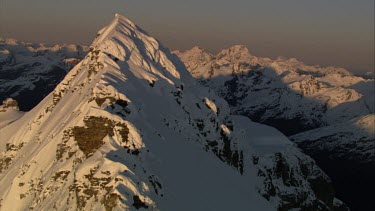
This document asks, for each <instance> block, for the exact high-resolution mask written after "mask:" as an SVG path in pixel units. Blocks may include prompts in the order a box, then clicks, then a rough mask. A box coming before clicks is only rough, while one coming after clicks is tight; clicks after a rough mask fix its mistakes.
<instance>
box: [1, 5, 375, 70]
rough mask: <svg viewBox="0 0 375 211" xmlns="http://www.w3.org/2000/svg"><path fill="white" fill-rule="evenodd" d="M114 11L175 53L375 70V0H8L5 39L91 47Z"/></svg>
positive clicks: (3, 13)
mask: <svg viewBox="0 0 375 211" xmlns="http://www.w3.org/2000/svg"><path fill="white" fill-rule="evenodd" d="M114 13H121V14H123V15H125V16H127V17H128V18H130V19H131V20H132V21H133V22H135V23H136V24H137V25H139V26H141V27H142V28H143V29H145V30H146V31H148V32H149V33H150V34H151V35H152V36H154V37H156V38H157V39H159V40H160V41H161V42H162V43H163V44H164V45H165V46H166V47H168V48H170V49H182V50H184V49H188V48H191V47H193V46H195V45H199V46H201V47H203V48H206V49H208V50H210V51H212V52H217V51H218V50H219V49H222V48H225V47H229V46H231V45H233V44H244V45H246V46H247V47H248V48H249V49H250V51H251V52H252V53H253V54H255V55H258V56H267V57H271V58H275V57H276V56H284V57H296V58H298V59H300V60H302V61H304V62H306V63H307V64H322V65H338V66H343V67H347V68H350V69H351V70H352V71H361V72H366V71H373V70H374V0H230V1H229V0H184V1H178V0H122V1H121V0H0V36H2V37H7V38H9V37H12V38H16V39H19V40H24V41H33V42H47V43H76V44H86V45H89V44H90V43H91V42H92V40H93V38H94V37H95V35H96V32H97V31H98V30H99V29H100V28H101V27H103V26H105V25H106V24H108V23H109V22H110V21H111V19H113V17H114Z"/></svg>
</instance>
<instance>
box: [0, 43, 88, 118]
mask: <svg viewBox="0 0 375 211" xmlns="http://www.w3.org/2000/svg"><path fill="white" fill-rule="evenodd" d="M87 50H88V49H87V47H84V46H79V45H55V46H46V45H44V44H34V43H24V42H19V41H16V40H13V39H6V40H0V101H3V100H5V99H6V98H9V97H11V98H13V99H15V100H17V101H18V102H19V107H20V109H21V110H22V111H28V110H30V109H32V108H33V107H34V106H36V105H37V104H38V103H39V102H40V101H41V100H42V99H43V98H44V97H46V96H47V95H48V94H49V93H50V92H51V91H52V90H53V89H54V88H55V87H56V85H57V84H59V83H60V82H61V80H62V79H63V78H64V76H65V75H66V74H67V72H68V71H69V70H70V69H71V68H72V67H74V66H75V65H76V64H78V62H79V61H80V60H81V59H82V58H83V57H84V56H85V55H86V52H87Z"/></svg>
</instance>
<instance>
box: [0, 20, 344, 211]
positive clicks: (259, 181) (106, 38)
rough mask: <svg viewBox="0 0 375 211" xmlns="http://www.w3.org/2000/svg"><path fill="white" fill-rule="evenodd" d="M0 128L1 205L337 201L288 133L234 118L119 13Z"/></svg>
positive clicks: (226, 206) (217, 205)
mask: <svg viewBox="0 0 375 211" xmlns="http://www.w3.org/2000/svg"><path fill="white" fill-rule="evenodd" d="M20 128H24V130H20ZM0 134H1V142H0V152H1V153H0V186H1V187H2V188H1V189H0V208H1V209H4V210H10V209H13V210H24V209H37V210H51V209H53V208H54V209H58V210H91V209H92V210H136V209H149V210H244V209H253V210H275V209H278V208H279V209H292V208H301V209H314V210H325V209H334V208H335V207H338V206H343V204H342V203H340V202H339V201H338V200H337V199H335V198H334V192H333V189H332V188H331V181H330V179H329V178H328V177H327V176H326V175H325V174H324V172H322V171H321V170H320V169H319V167H317V166H316V165H315V163H314V161H313V160H311V159H310V158H309V157H307V156H305V155H304V154H303V153H302V152H301V151H299V150H298V149H297V148H295V147H294V145H293V144H292V143H291V142H290V141H289V140H288V139H287V138H286V137H285V136H283V135H282V134H281V133H280V132H278V131H277V130H275V129H273V128H270V127H268V126H264V125H260V124H256V123H253V122H251V121H250V120H249V119H248V118H245V117H242V116H232V115H230V111H229V107H228V105H227V103H226V102H225V101H224V100H223V99H221V98H219V97H217V96H216V95H215V94H213V93H212V92H211V91H210V90H209V89H207V88H204V87H201V86H199V85H197V84H196V83H195V81H194V80H193V78H192V77H191V75H190V74H189V73H188V71H187V70H186V69H185V67H184V65H182V64H181V62H180V61H179V60H178V59H177V58H176V57H175V56H173V55H172V54H171V53H170V51H169V50H168V49H166V48H164V47H163V46H162V45H161V44H160V43H159V42H158V41H157V40H156V39H154V38H152V37H150V36H149V35H147V34H146V33H145V32H144V31H143V30H142V29H140V28H139V27H138V26H136V25H135V24H133V23H131V22H130V21H129V20H128V19H126V18H124V17H122V16H119V15H116V17H115V19H114V20H113V21H112V23H111V24H109V25H108V26H107V27H105V28H103V29H102V30H100V31H99V33H98V36H97V38H96V40H95V41H94V43H93V45H92V46H91V47H90V51H89V53H88V55H87V56H86V57H85V58H84V59H83V60H82V61H81V62H80V63H79V64H78V65H76V66H75V67H74V68H73V69H72V70H71V71H70V72H69V73H68V75H67V76H66V77H65V78H64V80H63V81H62V82H61V83H60V84H59V85H58V86H57V87H56V89H55V90H54V91H53V92H52V93H51V94H50V95H48V96H47V97H46V98H45V99H44V100H43V101H42V102H41V103H40V104H39V105H38V106H36V107H35V108H34V109H33V110H31V111H30V112H28V113H27V114H26V115H24V116H23V117H22V118H21V119H19V120H17V121H16V122H14V123H12V124H10V125H8V126H6V127H4V128H2V129H1V131H0ZM223 190H225V193H223Z"/></svg>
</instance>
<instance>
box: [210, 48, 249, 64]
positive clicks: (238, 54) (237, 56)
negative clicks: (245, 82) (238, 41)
mask: <svg viewBox="0 0 375 211" xmlns="http://www.w3.org/2000/svg"><path fill="white" fill-rule="evenodd" d="M251 57H252V55H251V54H250V51H249V49H248V48H247V47H246V46H244V45H234V46H231V47H229V48H226V49H223V50H221V51H220V52H219V53H218V54H217V55H216V59H217V60H219V61H220V60H222V59H224V60H226V61H228V62H234V61H246V60H249V59H250V58H251Z"/></svg>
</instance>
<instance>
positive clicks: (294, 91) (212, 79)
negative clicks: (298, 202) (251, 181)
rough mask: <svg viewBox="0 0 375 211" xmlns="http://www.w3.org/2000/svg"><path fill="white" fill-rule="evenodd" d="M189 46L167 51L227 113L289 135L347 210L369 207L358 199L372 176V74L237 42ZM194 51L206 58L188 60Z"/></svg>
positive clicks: (370, 204)
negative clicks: (214, 51)
mask: <svg viewBox="0 0 375 211" xmlns="http://www.w3.org/2000/svg"><path fill="white" fill-rule="evenodd" d="M194 49H198V48H194ZM194 49H192V50H189V51H185V52H175V53H176V54H177V55H178V56H179V57H180V58H181V60H182V61H183V62H184V63H185V64H186V66H187V67H188V69H189V71H190V72H191V73H192V75H193V76H194V77H195V78H197V79H198V80H199V81H200V82H201V84H203V85H204V86H207V87H210V88H212V89H214V90H215V91H216V93H217V94H218V95H220V96H222V97H223V98H225V99H226V100H227V101H228V103H229V105H230V107H231V112H232V113H234V114H241V115H245V116H248V117H249V118H250V119H251V120H253V121H255V122H260V123H263V124H267V125H270V126H273V127H275V128H277V129H279V130H280V131H282V132H283V133H284V134H285V135H288V136H291V138H292V140H295V141H296V142H298V146H299V147H300V148H301V149H303V151H304V152H305V153H307V154H308V155H310V156H312V157H313V158H314V159H315V160H316V161H317V162H318V164H319V166H321V167H322V168H323V170H324V171H326V172H327V173H328V174H329V176H330V177H332V178H333V184H334V186H335V189H337V190H338V195H339V196H340V197H341V198H343V199H345V201H346V202H348V203H349V205H350V206H351V207H352V208H353V209H355V210H366V209H375V204H374V203H373V202H372V201H373V200H370V199H368V200H363V199H365V198H366V197H368V196H370V195H372V194H370V192H371V191H372V189H371V188H369V187H370V186H369V185H367V184H372V183H373V182H372V181H373V180H372V179H369V178H372V177H374V176H375V175H374V169H373V167H372V166H371V165H372V164H369V163H373V162H374V157H373V153H374V144H375V141H374V135H373V134H374V133H373V132H369V128H370V130H372V131H373V130H374V129H373V128H374V123H373V122H372V123H371V121H369V120H371V119H372V118H373V113H374V105H375V102H374V99H375V98H374V95H375V93H374V92H375V83H374V80H373V79H365V78H362V77H357V76H354V75H351V74H350V73H349V72H348V71H347V70H345V69H342V68H336V67H327V68H321V67H318V66H307V65H305V64H303V63H302V62H300V61H298V60H296V59H283V58H278V59H276V60H272V59H269V58H260V57H256V56H254V55H251V54H250V52H249V50H247V49H246V48H245V47H244V46H233V47H231V48H228V49H224V50H222V51H221V52H220V53H219V54H218V55H216V56H214V55H211V54H209V53H207V52H205V51H204V50H201V51H197V50H194ZM196 54H197V55H196ZM202 57H203V58H210V59H209V60H205V62H201V60H197V59H196V58H202ZM358 119H361V120H358ZM358 121H359V122H362V123H359V122H358ZM343 122H345V123H343ZM355 122H356V123H355ZM312 129H316V130H312ZM311 130H312V131H311ZM364 131H365V132H364ZM312 134H313V137H314V138H312V137H311V135H312ZM349 169H356V170H357V171H358V172H361V173H359V174H355V175H354V174H351V172H355V171H350V170H349ZM358 181H366V182H365V183H363V185H357V184H358ZM271 190H272V189H271ZM363 201H365V202H363Z"/></svg>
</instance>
